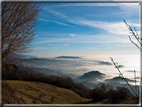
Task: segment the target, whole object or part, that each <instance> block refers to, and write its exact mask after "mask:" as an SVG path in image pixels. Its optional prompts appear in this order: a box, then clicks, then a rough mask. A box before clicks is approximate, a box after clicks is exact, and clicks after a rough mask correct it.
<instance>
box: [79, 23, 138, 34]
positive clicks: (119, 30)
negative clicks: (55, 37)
mask: <svg viewBox="0 0 142 107" xmlns="http://www.w3.org/2000/svg"><path fill="white" fill-rule="evenodd" d="M78 23H79V24H82V25H88V26H91V27H96V28H100V29H104V30H105V31H107V32H109V33H113V34H119V35H130V33H129V30H128V28H127V26H126V25H125V23H124V22H107V21H88V20H80V21H78ZM132 25H135V27H139V24H134V23H133V24H132Z"/></svg>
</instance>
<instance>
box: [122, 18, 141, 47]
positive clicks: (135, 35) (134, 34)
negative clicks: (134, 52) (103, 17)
mask: <svg viewBox="0 0 142 107" xmlns="http://www.w3.org/2000/svg"><path fill="white" fill-rule="evenodd" d="M123 21H124V23H125V24H126V26H127V27H128V29H129V30H130V31H131V33H132V36H134V37H135V38H136V40H137V41H138V43H139V44H140V46H142V43H141V41H140V38H139V35H138V33H137V30H136V28H134V30H135V32H134V31H133V29H132V28H131V26H130V25H128V24H127V22H126V21H125V20H123ZM129 39H130V41H131V42H132V43H133V44H134V45H135V46H137V47H138V48H139V49H140V47H139V46H138V45H137V44H136V43H134V42H133V41H132V40H131V38H130V36H129Z"/></svg>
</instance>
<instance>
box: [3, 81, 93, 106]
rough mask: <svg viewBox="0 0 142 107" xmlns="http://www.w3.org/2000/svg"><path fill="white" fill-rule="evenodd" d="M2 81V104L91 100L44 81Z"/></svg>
mask: <svg viewBox="0 0 142 107" xmlns="http://www.w3.org/2000/svg"><path fill="white" fill-rule="evenodd" d="M2 83H3V88H2V89H3V103H4V104H7V103H11V104H14V103H20V104H22V103H23V104H24V103H25V104H33V103H34V104H75V103H85V102H90V101H91V99H86V98H82V97H80V96H79V95H77V94H76V93H74V92H72V91H70V90H68V89H64V88H60V87H56V86H53V85H49V84H45V83H40V82H28V81H17V80H7V81H3V82H2Z"/></svg>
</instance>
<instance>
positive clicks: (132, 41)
mask: <svg viewBox="0 0 142 107" xmlns="http://www.w3.org/2000/svg"><path fill="white" fill-rule="evenodd" d="M129 40H130V41H131V42H132V43H133V44H134V45H135V46H136V47H137V48H138V49H140V47H139V46H138V45H137V44H136V43H135V42H133V41H132V39H131V37H130V36H129Z"/></svg>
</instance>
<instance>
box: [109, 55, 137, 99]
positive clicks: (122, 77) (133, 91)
mask: <svg viewBox="0 0 142 107" xmlns="http://www.w3.org/2000/svg"><path fill="white" fill-rule="evenodd" d="M110 59H111V61H112V62H113V64H114V66H115V68H117V70H118V72H119V73H120V74H119V76H121V78H122V79H124V81H125V82H126V83H127V84H128V85H129V87H130V88H131V90H132V91H133V92H134V94H135V95H136V96H137V97H138V95H137V93H136V92H135V91H134V89H133V88H132V87H131V85H130V84H129V83H128V81H127V80H126V79H125V78H124V76H123V74H122V73H121V72H120V70H119V68H118V66H116V64H115V62H114V61H113V58H111V57H110Z"/></svg>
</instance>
